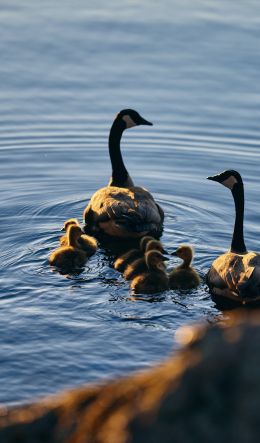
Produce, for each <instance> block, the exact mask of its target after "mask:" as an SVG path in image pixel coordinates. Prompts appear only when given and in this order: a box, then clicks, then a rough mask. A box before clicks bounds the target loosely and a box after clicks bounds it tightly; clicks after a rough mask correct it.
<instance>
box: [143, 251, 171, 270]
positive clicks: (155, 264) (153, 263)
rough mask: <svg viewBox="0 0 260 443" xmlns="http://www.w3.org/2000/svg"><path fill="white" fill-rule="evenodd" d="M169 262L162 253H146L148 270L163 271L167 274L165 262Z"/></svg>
mask: <svg viewBox="0 0 260 443" xmlns="http://www.w3.org/2000/svg"><path fill="white" fill-rule="evenodd" d="M166 260H169V258H168V257H165V255H163V254H162V253H161V252H159V251H156V250H152V251H148V252H146V253H145V261H146V264H147V267H148V269H149V270H150V271H151V270H161V271H163V272H165V264H164V261H166Z"/></svg>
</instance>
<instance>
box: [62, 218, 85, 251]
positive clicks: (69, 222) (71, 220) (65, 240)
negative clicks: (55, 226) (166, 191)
mask: <svg viewBox="0 0 260 443" xmlns="http://www.w3.org/2000/svg"><path fill="white" fill-rule="evenodd" d="M71 225H75V226H80V223H79V221H78V219H77V218H69V219H68V220H66V221H65V223H64V225H63V228H62V231H65V234H64V235H62V237H60V245H61V246H68V236H67V233H68V229H69V227H70V226H71ZM82 233H83V232H82Z"/></svg>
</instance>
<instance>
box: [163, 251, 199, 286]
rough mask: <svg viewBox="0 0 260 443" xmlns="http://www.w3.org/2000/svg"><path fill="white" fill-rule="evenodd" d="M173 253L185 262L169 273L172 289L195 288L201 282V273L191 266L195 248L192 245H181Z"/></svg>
mask: <svg viewBox="0 0 260 443" xmlns="http://www.w3.org/2000/svg"><path fill="white" fill-rule="evenodd" d="M172 255H174V256H176V257H179V258H181V259H182V260H183V262H182V263H181V264H180V265H179V266H177V267H176V268H174V269H173V270H172V271H171V272H170V274H169V287H170V289H193V288H196V287H197V286H198V285H199V284H200V277H199V274H198V273H197V272H196V271H195V269H194V268H193V267H192V266H191V262H192V259H193V250H192V248H191V247H190V246H186V245H183V246H180V247H179V248H178V249H177V250H176V251H175V252H173V253H172Z"/></svg>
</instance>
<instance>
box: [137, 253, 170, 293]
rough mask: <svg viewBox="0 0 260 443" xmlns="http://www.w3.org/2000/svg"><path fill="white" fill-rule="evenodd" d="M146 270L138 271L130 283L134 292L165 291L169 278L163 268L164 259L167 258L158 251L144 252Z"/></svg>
mask: <svg viewBox="0 0 260 443" xmlns="http://www.w3.org/2000/svg"><path fill="white" fill-rule="evenodd" d="M145 260H146V265H147V270H146V271H145V272H142V273H140V274H139V275H137V276H136V277H134V279H133V280H132V281H131V283H130V287H131V289H133V290H134V292H135V293H136V294H154V293H157V292H163V291H166V290H167V289H168V287H169V280H168V276H167V273H166V270H165V265H164V260H168V258H167V257H164V256H163V254H161V252H159V251H155V250H152V251H148V252H146V253H145Z"/></svg>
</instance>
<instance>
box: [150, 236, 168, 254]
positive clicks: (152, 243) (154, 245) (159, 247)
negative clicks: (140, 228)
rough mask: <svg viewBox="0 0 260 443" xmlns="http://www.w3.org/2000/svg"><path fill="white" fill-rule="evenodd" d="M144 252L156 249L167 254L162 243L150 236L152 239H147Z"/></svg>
mask: <svg viewBox="0 0 260 443" xmlns="http://www.w3.org/2000/svg"><path fill="white" fill-rule="evenodd" d="M145 250H146V252H148V251H152V250H156V251H159V252H161V253H162V254H167V251H166V250H165V249H164V247H163V245H162V243H161V242H160V241H159V240H156V239H154V238H152V240H149V241H148V243H147V244H146V249H145Z"/></svg>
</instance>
